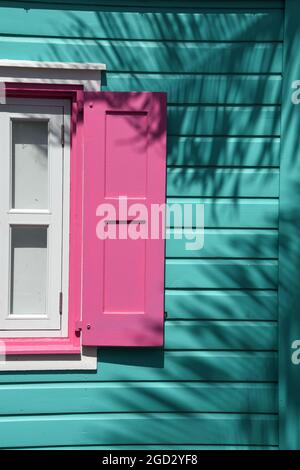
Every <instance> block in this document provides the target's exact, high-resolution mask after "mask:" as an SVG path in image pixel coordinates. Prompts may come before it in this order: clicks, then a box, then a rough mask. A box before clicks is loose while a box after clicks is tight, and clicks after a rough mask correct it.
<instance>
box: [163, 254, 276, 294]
mask: <svg viewBox="0 0 300 470" xmlns="http://www.w3.org/2000/svg"><path fill="white" fill-rule="evenodd" d="M277 284H278V263H277V261H251V260H249V261H248V260H196V259H195V260H167V261H166V279H165V285H166V288H167V289H170V288H172V289H176V288H177V289H183V288H188V289H200V288H201V289H221V288H223V289H276V288H277Z"/></svg>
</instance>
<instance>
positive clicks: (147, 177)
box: [82, 92, 166, 346]
mask: <svg viewBox="0 0 300 470" xmlns="http://www.w3.org/2000/svg"><path fill="white" fill-rule="evenodd" d="M84 146H85V147H84V149H85V169H84V175H85V176H84V188H85V189H84V253H83V259H84V261H83V312H82V343H83V345H90V346H162V345H163V324H164V244H165V243H164V239H163V237H162V236H161V234H160V236H159V237H158V238H156V239H152V238H147V239H145V238H143V239H141V238H138V239H130V238H124V236H123V238H120V236H119V235H118V231H119V230H122V231H123V233H124V230H125V234H127V233H128V230H129V229H131V227H132V225H131V224H130V220H131V219H133V218H135V219H136V220H135V223H140V224H139V228H140V230H143V233H144V234H145V230H146V229H147V230H148V231H149V232H150V229H151V224H150V222H149V223H148V221H147V219H146V217H145V214H144V213H143V214H141V213H140V214H136V215H134V214H133V213H132V214H129V215H128V214H126V213H125V214H123V213H122V210H123V209H122V208H121V209H120V206H119V200H120V199H119V198H120V197H121V198H122V203H123V206H124V202H125V201H126V202H127V206H128V207H130V206H131V204H143V205H144V207H146V209H147V210H148V213H150V209H151V206H152V204H164V203H165V178H166V95H165V94H163V93H111V92H87V93H85V106H84ZM101 204H110V205H111V206H112V207H113V208H114V210H115V213H116V215H115V217H113V216H110V220H109V224H107V226H106V227H107V229H108V230H111V229H113V228H114V229H115V230H116V232H117V237H116V239H105V240H103V239H99V238H98V237H97V234H96V228H97V224H98V223H99V222H100V221H101V220H103V217H100V215H99V205H101ZM123 206H122V207H123ZM97 208H98V215H97ZM120 211H121V212H120ZM162 224H164V221H163V222H162ZM163 229H164V227H163ZM162 233H163V232H162Z"/></svg>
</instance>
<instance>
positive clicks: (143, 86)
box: [104, 71, 282, 106]
mask: <svg viewBox="0 0 300 470" xmlns="http://www.w3.org/2000/svg"><path fill="white" fill-rule="evenodd" d="M106 82H107V83H109V84H110V87H111V88H114V89H115V90H116V91H118V90H119V91H130V90H136V91H148V90H151V91H165V92H166V93H168V101H169V103H170V104H174V103H175V104H222V105H224V104H227V105H252V106H253V105H255V104H256V103H258V104H259V105H262V104H263V105H278V104H280V100H281V97H280V94H281V86H282V78H281V76H280V75H278V76H276V75H275V76H272V75H271V76H268V75H264V76H260V75H256V76H255V75H254V76H249V75H228V76H226V75H200V74H196V75H184V74H181V75H180V74H177V75H168V74H165V75H163V74H151V73H148V74H123V75H122V76H121V77H120V76H119V74H117V73H113V72H109V71H108V72H107V74H106ZM104 87H105V80H104Z"/></svg>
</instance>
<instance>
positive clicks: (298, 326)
mask: <svg viewBox="0 0 300 470" xmlns="http://www.w3.org/2000/svg"><path fill="white" fill-rule="evenodd" d="M299 15H300V3H299V1H297V0H287V1H286V15H285V44H284V47H285V58H284V86H283V101H282V129H283V138H282V153H281V175H280V176H281V178H280V215H279V217H280V219H279V229H280V232H279V260H280V263H279V324H280V330H279V331H280V335H279V411H280V421H279V424H280V441H279V443H280V448H281V449H288V450H299V449H300V428H299V420H300V395H299V389H300V374H299V372H300V371H299V364H297V363H298V360H297V359H298V357H299V354H298V355H297V354H296V356H298V357H296V358H295V359H296V360H294V361H293V360H292V359H293V358H292V354H293V352H296V351H297V350H299V344H300V343H299V341H300V322H299V305H300V289H299V276H300V242H299V240H300V238H299V237H300V223H299V220H300V219H299V217H298V214H299V205H300V191H299V181H300V179H299V178H300V153H299V151H300V132H299V131H300V109H299V105H297V104H295V102H293V100H292V93H293V92H294V91H295V90H294V89H293V88H292V85H293V82H294V81H295V80H299V79H300V57H299V41H300V25H299ZM298 89H299V88H298ZM296 341H297V343H296V344H294V343H295V342H296ZM297 345H298V346H297ZM295 346H297V349H294V347H295Z"/></svg>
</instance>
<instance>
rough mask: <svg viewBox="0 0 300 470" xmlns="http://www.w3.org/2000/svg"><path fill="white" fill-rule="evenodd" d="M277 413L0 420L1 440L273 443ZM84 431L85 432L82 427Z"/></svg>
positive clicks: (12, 442) (9, 444)
mask: <svg viewBox="0 0 300 470" xmlns="http://www.w3.org/2000/svg"><path fill="white" fill-rule="evenodd" d="M277 423H278V421H277V417H276V416H273V415H263V414H262V415H253V416H251V417H249V416H248V415H247V414H246V415H243V414H237V415H235V414H229V415H228V414H227V415H226V414H214V415H211V414H204V413H203V414H202V413H192V414H184V413H181V414H179V413H170V414H168V413H156V414H155V413H153V414H151V413H147V414H146V413H141V414H133V413H132V414H129V415H128V414H126V413H121V414H118V413H112V414H108V415H107V414H91V415H87V414H86V415H82V416H78V415H64V416H55V415H52V416H43V415H42V416H39V417H36V418H35V417H30V416H29V417H23V418H22V419H20V418H15V417H10V418H0V426H1V428H2V429H5V433H1V437H0V438H1V443H2V446H3V447H5V448H9V447H12V446H14V445H15V429H16V427H17V428H18V430H19V446H20V447H26V446H32V444H33V443H34V444H35V445H36V446H45V445H48V446H49V445H50V446H51V445H52V446H53V445H54V446H55V445H83V444H87V445H92V444H97V443H98V442H99V441H100V442H102V443H103V444H107V445H110V444H137V443H140V444H142V443H145V442H147V443H148V444H176V443H177V442H178V440H180V441H179V442H180V443H181V444H197V443H198V442H202V443H203V444H214V443H216V442H220V440H222V442H223V443H224V444H232V442H234V441H235V440H236V436H237V435H238V436H239V441H240V443H241V444H252V445H256V444H257V442H259V443H261V444H262V445H276V444H277V443H278V436H277ZM83 430H84V431H83Z"/></svg>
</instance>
